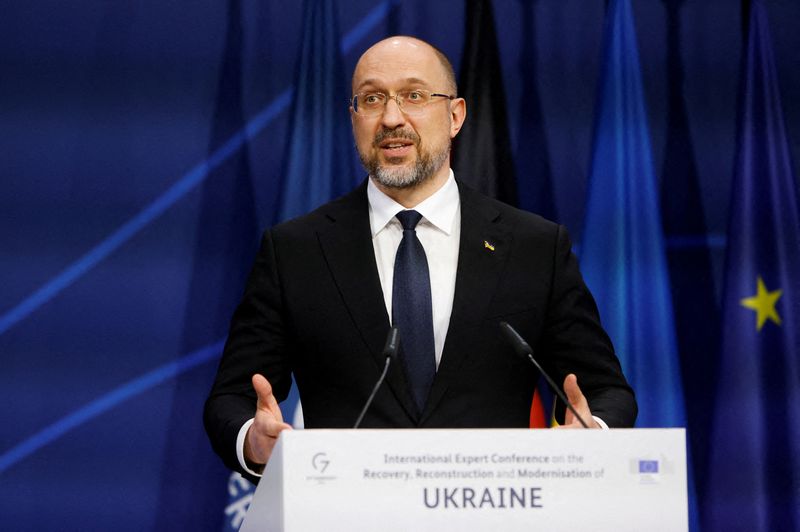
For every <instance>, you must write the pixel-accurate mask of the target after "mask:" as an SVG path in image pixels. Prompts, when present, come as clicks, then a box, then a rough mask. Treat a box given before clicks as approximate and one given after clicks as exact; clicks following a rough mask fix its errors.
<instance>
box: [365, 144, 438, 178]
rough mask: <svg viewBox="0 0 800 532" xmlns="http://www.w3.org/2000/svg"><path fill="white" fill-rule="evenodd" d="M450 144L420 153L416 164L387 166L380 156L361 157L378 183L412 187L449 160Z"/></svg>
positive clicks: (429, 176)
mask: <svg viewBox="0 0 800 532" xmlns="http://www.w3.org/2000/svg"><path fill="white" fill-rule="evenodd" d="M449 153H450V146H449V145H448V146H446V147H445V148H444V149H442V150H439V151H438V152H436V153H432V154H420V155H419V157H418V158H417V161H416V162H415V163H414V166H411V167H407V166H402V167H385V166H381V165H380V164H379V163H378V158H377V157H374V158H371V159H367V158H365V157H364V156H363V155H361V154H359V155H360V157H361V164H362V165H364V168H365V169H366V170H367V172H368V173H369V175H370V176H372V177H373V178H374V179H375V180H376V181H377V182H378V183H380V184H381V185H383V186H385V187H387V188H411V187H414V186H416V185H419V184H420V183H424V182H425V181H427V180H428V179H430V178H431V177H432V176H433V174H435V173H436V172H438V171H439V169H440V168H441V167H442V165H443V164H444V163H445V161H446V160H447V156H448V154H449Z"/></svg>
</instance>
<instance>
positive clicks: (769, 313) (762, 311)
mask: <svg viewBox="0 0 800 532" xmlns="http://www.w3.org/2000/svg"><path fill="white" fill-rule="evenodd" d="M757 283H758V287H757V289H756V295H754V296H752V297H745V298H744V299H742V300H741V301H740V302H739V303H740V304H741V305H742V306H743V307H746V308H749V309H751V310H755V311H756V317H757V322H758V323H757V324H756V328H757V330H758V331H761V327H763V326H764V323H765V322H766V321H767V320H772V321H773V322H774V323H775V324H776V325H780V324H781V317H780V316H779V315H778V311H777V310H775V303H777V302H778V299H780V297H781V295H782V294H783V290H774V291H772V292H769V291H768V290H767V287H766V286H765V285H764V280H763V279H761V276H760V275H759V276H758V281H757Z"/></svg>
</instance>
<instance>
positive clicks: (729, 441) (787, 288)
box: [707, 0, 800, 531]
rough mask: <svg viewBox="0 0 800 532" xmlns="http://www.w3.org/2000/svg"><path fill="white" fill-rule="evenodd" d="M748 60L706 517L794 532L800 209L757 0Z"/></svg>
mask: <svg viewBox="0 0 800 532" xmlns="http://www.w3.org/2000/svg"><path fill="white" fill-rule="evenodd" d="M743 59H744V63H743V69H742V85H741V92H740V103H739V106H740V107H739V121H738V139H737V158H736V164H735V169H734V181H733V191H732V198H731V210H730V222H729V226H728V250H727V260H726V278H725V285H724V296H723V316H722V323H723V327H722V330H723V339H722V353H721V358H720V373H719V380H718V383H717V386H718V388H717V390H718V391H717V396H716V412H715V415H714V416H713V418H712V419H713V421H714V430H713V435H712V456H711V464H710V479H709V486H708V504H707V507H708V515H707V518H708V523H709V525H710V528H711V529H713V530H747V531H759V530H764V531H767V530H797V529H798V527H800V334H799V331H798V328H797V327H798V324H800V217H799V215H798V196H797V185H796V181H795V177H794V175H793V171H792V161H791V157H790V154H789V143H788V141H787V138H786V129H785V127H784V124H783V113H782V110H781V102H780V96H779V90H778V83H777V75H776V70H775V62H774V60H773V55H772V45H771V40H770V35H769V28H768V22H767V14H766V10H765V8H764V6H763V5H762V3H761V1H760V0H753V1H752V4H751V7H750V20H749V30H748V38H747V45H746V49H745V56H744V58H743Z"/></svg>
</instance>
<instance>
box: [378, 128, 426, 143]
mask: <svg viewBox="0 0 800 532" xmlns="http://www.w3.org/2000/svg"><path fill="white" fill-rule="evenodd" d="M386 139H405V140H410V141H411V142H413V143H414V144H417V143H419V135H417V134H416V133H414V132H413V131H409V130H406V129H381V130H380V131H378V133H376V134H375V139H374V140H373V141H372V143H373V144H374V145H375V146H377V145H378V144H380V143H381V142H383V141H384V140H386Z"/></svg>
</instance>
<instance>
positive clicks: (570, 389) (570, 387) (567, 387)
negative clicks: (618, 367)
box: [555, 373, 601, 429]
mask: <svg viewBox="0 0 800 532" xmlns="http://www.w3.org/2000/svg"><path fill="white" fill-rule="evenodd" d="M564 393H565V394H566V395H567V400H569V404H571V405H572V408H574V409H575V411H576V412H577V413H578V415H580V416H581V418H582V419H583V420H584V421H585V422H586V424H587V425H588V426H589V428H590V429H599V428H601V427H600V425H599V424H598V423H597V421H596V420H595V419H594V418H593V417H592V411H591V410H589V402H588V401H587V400H586V397H585V396H584V395H583V392H581V389H580V388H579V387H578V377H576V376H575V374H574V373H570V374H569V375H567V378H566V379H564ZM555 428H557V429H582V428H583V425H581V422H580V421H578V418H576V417H575V415H574V414H573V413H572V412H571V411H570V409H569V408H567V412H566V414H565V415H564V424H563V425H559V426H558V427H555Z"/></svg>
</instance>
